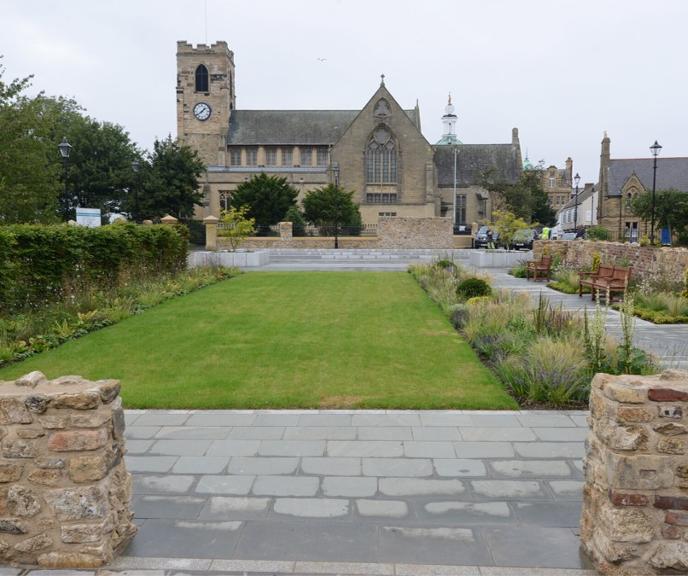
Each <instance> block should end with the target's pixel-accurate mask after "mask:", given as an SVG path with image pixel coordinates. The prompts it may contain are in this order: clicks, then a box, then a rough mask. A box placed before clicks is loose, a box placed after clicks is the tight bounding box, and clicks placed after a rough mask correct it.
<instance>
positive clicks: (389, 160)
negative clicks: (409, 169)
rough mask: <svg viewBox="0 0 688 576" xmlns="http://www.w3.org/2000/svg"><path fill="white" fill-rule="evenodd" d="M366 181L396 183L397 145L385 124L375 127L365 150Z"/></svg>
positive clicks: (370, 182)
mask: <svg viewBox="0 0 688 576" xmlns="http://www.w3.org/2000/svg"><path fill="white" fill-rule="evenodd" d="M365 158H366V182H368V183H369V184H396V182H397V147H396V144H395V142H394V138H392V134H391V132H390V131H389V130H388V129H387V128H386V127H385V126H379V127H378V128H376V129H375V131H374V132H373V134H372V136H371V137H370V140H369V141H368V145H367V146H366V152H365Z"/></svg>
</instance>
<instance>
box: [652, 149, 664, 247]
mask: <svg viewBox="0 0 688 576" xmlns="http://www.w3.org/2000/svg"><path fill="white" fill-rule="evenodd" d="M661 150H662V146H661V145H660V144H659V142H657V140H655V143H654V144H653V145H652V146H650V152H652V156H653V157H654V160H653V163H652V219H651V220H650V246H654V245H655V189H656V187H657V156H659V152H660V151H661Z"/></svg>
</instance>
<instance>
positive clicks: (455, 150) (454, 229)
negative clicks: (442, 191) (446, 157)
mask: <svg viewBox="0 0 688 576" xmlns="http://www.w3.org/2000/svg"><path fill="white" fill-rule="evenodd" d="M458 151H459V148H458V146H457V145H456V144H454V202H453V203H452V204H453V206H452V209H453V210H454V217H453V221H454V225H453V231H452V233H453V234H455V233H456V232H455V231H456V155H457V153H458Z"/></svg>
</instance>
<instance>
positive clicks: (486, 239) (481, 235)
mask: <svg viewBox="0 0 688 576" xmlns="http://www.w3.org/2000/svg"><path fill="white" fill-rule="evenodd" d="M498 241H499V233H498V232H494V231H492V230H490V227H489V226H481V227H480V228H478V233H477V234H476V235H475V240H474V241H473V247H474V248H487V246H488V244H489V243H490V242H492V243H493V244H494V245H495V246H497V242H498Z"/></svg>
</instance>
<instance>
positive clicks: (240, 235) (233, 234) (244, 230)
mask: <svg viewBox="0 0 688 576" xmlns="http://www.w3.org/2000/svg"><path fill="white" fill-rule="evenodd" d="M247 213H248V208H247V207H246V206H243V207H241V208H234V207H232V208H230V209H229V210H227V211H223V212H222V219H221V220H222V222H223V223H224V224H225V227H224V228H223V229H221V230H220V236H223V237H224V238H228V239H229V245H230V246H231V248H232V252H236V249H237V248H238V247H239V246H240V245H241V243H242V242H243V241H244V239H245V238H246V237H247V236H250V235H251V234H253V232H255V224H256V221H255V220H254V219H253V218H248V217H247V216H246V214H247Z"/></svg>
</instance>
